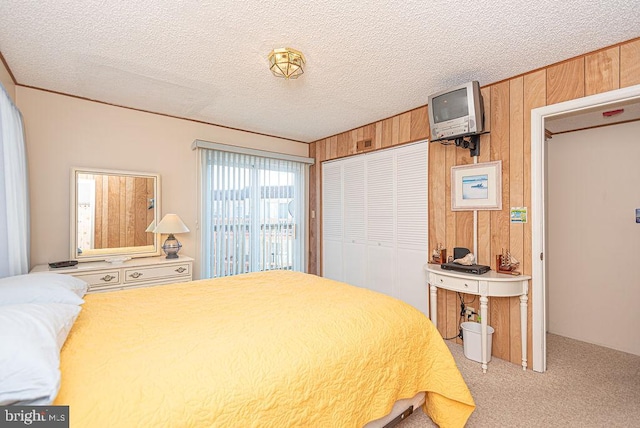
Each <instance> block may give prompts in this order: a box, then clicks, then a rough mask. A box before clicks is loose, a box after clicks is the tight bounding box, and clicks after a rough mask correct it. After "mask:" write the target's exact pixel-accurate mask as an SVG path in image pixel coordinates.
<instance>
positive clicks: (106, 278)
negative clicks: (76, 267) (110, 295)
mask: <svg viewBox="0 0 640 428" xmlns="http://www.w3.org/2000/svg"><path fill="white" fill-rule="evenodd" d="M72 276H75V277H76V278H80V279H81V280H83V281H86V282H87V283H88V284H89V287H91V288H95V287H100V286H107V285H117V284H120V271H119V270H104V271H100V272H96V273H83V274H72Z"/></svg>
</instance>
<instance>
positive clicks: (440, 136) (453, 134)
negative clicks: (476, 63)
mask: <svg viewBox="0 0 640 428" xmlns="http://www.w3.org/2000/svg"><path fill="white" fill-rule="evenodd" d="M428 104H429V107H428V109H429V126H430V128H431V134H430V140H431V141H439V140H455V139H457V138H462V137H466V136H469V135H477V134H480V133H482V131H483V130H484V108H483V105H482V95H481V94H480V84H479V83H478V82H477V81H475V80H474V81H473V82H469V83H465V84H463V85H458V86H455V87H453V88H449V89H447V90H445V91H440V92H437V93H435V94H433V95H430V96H429V98H428Z"/></svg>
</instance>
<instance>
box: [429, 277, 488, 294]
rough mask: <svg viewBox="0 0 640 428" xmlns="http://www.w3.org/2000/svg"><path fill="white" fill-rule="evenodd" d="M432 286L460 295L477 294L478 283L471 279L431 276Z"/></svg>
mask: <svg viewBox="0 0 640 428" xmlns="http://www.w3.org/2000/svg"><path fill="white" fill-rule="evenodd" d="M432 278H433V281H434V282H435V284H434V285H436V286H438V287H441V288H446V289H447V290H452V291H459V292H461V293H477V292H478V288H479V287H478V281H474V280H472V279H462V278H452V277H450V276H442V275H435V274H434V275H432Z"/></svg>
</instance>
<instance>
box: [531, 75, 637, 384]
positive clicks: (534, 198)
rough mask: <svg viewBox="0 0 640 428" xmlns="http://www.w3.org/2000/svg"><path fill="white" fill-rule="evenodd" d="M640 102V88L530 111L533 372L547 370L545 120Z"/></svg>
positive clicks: (611, 92) (632, 87) (618, 90)
mask: <svg viewBox="0 0 640 428" xmlns="http://www.w3.org/2000/svg"><path fill="white" fill-rule="evenodd" d="M634 99H640V85H635V86H630V87H627V88H622V89H616V90H613V91H609V92H605V93H602V94H596V95H591V96H588V97H583V98H577V99H575V100H570V101H565V102H562V103H558V104H553V105H549V106H545V107H539V108H536V109H533V110H532V111H531V221H532V224H531V228H532V230H531V233H532V239H531V241H532V242H531V244H532V248H531V259H532V260H531V266H532V272H531V273H532V275H531V276H532V280H531V282H532V301H533V302H532V336H533V337H532V339H533V343H532V348H533V370H534V371H537V372H544V371H546V369H547V352H546V351H547V343H546V331H547V320H546V307H545V302H546V297H545V294H546V290H545V277H546V261H545V260H544V259H543V254H544V253H545V252H546V251H545V248H546V247H545V245H546V244H545V240H544V235H545V224H544V217H545V203H544V202H545V194H544V189H545V170H546V165H545V132H544V129H545V120H546V119H547V118H551V117H554V116H560V115H563V114H566V113H575V112H579V111H581V110H586V109H591V108H596V107H601V106H606V105H608V104H617V103H619V102H624V101H630V100H634Z"/></svg>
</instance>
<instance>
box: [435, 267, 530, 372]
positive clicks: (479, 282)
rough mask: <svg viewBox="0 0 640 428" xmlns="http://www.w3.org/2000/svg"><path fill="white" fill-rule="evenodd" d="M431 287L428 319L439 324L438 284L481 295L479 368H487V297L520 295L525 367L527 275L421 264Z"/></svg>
mask: <svg viewBox="0 0 640 428" xmlns="http://www.w3.org/2000/svg"><path fill="white" fill-rule="evenodd" d="M424 269H425V270H426V271H427V275H428V278H427V281H428V282H429V285H430V291H431V322H433V325H435V326H436V327H437V326H438V300H437V299H438V288H443V289H445V290H451V291H457V292H460V293H466V294H474V295H476V296H480V317H481V319H480V323H481V329H482V330H481V340H482V344H481V346H482V372H483V373H486V372H487V360H488V355H487V307H488V303H489V297H514V296H520V335H521V337H522V370H526V369H527V300H528V297H527V292H528V291H529V280H530V279H531V277H530V276H527V275H519V276H514V275H507V274H502V273H496V272H494V271H489V272H487V273H485V274H482V275H474V274H469V273H463V272H456V271H452V270H444V269H441V268H440V265H437V264H429V263H427V264H426V265H424Z"/></svg>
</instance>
